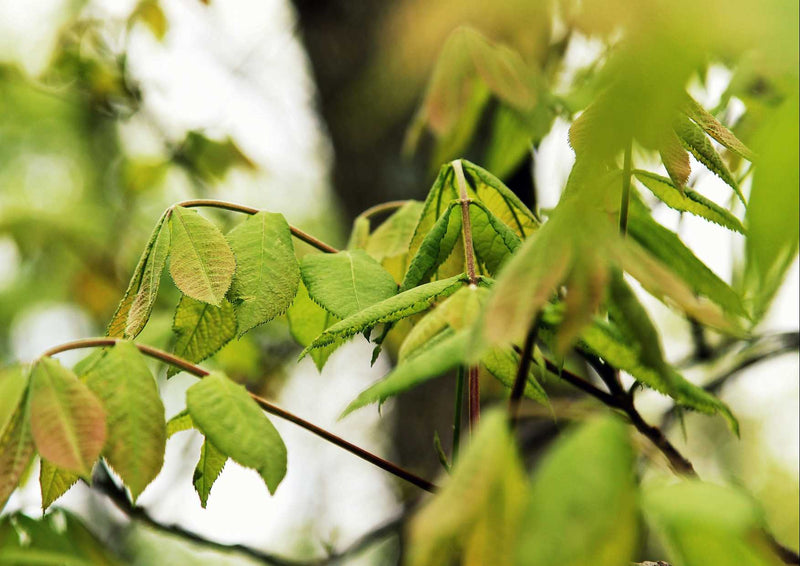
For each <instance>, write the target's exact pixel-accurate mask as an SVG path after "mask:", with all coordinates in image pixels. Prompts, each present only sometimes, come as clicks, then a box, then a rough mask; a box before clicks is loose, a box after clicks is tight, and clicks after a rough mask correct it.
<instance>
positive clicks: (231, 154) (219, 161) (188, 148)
mask: <svg viewBox="0 0 800 566" xmlns="http://www.w3.org/2000/svg"><path fill="white" fill-rule="evenodd" d="M182 159H185V160H188V162H189V163H190V164H191V165H190V166H191V170H192V172H194V173H197V174H199V175H200V176H201V177H202V178H203V179H205V180H207V181H214V180H218V179H222V178H223V177H224V176H225V174H226V173H227V172H228V170H229V169H231V168H233V167H242V168H245V169H250V170H254V169H256V168H257V166H256V164H255V163H254V162H253V161H252V160H250V158H249V157H247V156H246V155H245V154H244V153H243V152H242V150H241V149H240V148H239V146H238V145H237V144H236V143H235V142H234V141H233V140H232V139H231V138H226V139H225V140H224V141H217V140H212V139H210V138H208V137H206V136H204V135H203V134H202V133H200V132H197V131H193V132H189V133H188V134H186V139H185V140H184V141H183V143H182V144H181V146H180V148H179V155H178V161H180V160H182Z"/></svg>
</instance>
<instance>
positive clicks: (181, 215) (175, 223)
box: [169, 206, 236, 306]
mask: <svg viewBox="0 0 800 566" xmlns="http://www.w3.org/2000/svg"><path fill="white" fill-rule="evenodd" d="M170 228H171V230H172V249H171V250H170V255H169V272H170V275H172V279H173V281H175V285H177V286H178V289H180V290H181V292H183V294H184V295H188V296H189V297H191V298H193V299H196V300H198V301H202V302H204V303H209V304H212V305H216V306H219V304H220V303H221V302H222V299H223V298H224V297H225V293H226V292H227V291H228V288H229V287H230V285H231V279H232V278H233V273H234V271H235V270H236V259H235V258H234V256H233V252H232V251H231V248H230V246H228V242H227V241H226V240H225V236H223V235H222V232H220V231H219V229H218V228H217V227H216V226H214V224H212V223H211V222H209V221H208V220H206V219H205V218H203V217H202V216H200V215H199V214H197V212H195V211H194V210H189V209H186V208H183V207H180V206H176V207H175V208H173V209H172V215H171V216H170Z"/></svg>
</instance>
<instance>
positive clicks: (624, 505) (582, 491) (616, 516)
mask: <svg viewBox="0 0 800 566" xmlns="http://www.w3.org/2000/svg"><path fill="white" fill-rule="evenodd" d="M633 465H634V454H633V449H632V448H631V445H630V441H629V439H628V432H627V430H626V428H625V425H624V424H622V423H621V422H619V421H618V420H616V419H612V418H606V419H603V420H599V421H593V422H590V423H589V424H586V425H584V426H582V427H581V428H579V429H578V430H576V431H573V432H572V433H571V434H569V435H568V436H566V437H564V438H562V439H560V440H559V441H558V442H557V444H556V445H555V446H554V447H553V448H552V449H551V450H550V452H548V454H547V455H546V457H545V459H544V460H543V461H542V462H541V464H540V465H539V468H538V469H537V470H536V472H535V474H534V477H533V482H532V485H531V489H530V495H529V497H528V504H527V510H526V511H525V513H524V515H523V517H522V519H521V521H520V526H519V529H520V532H521V533H524V536H521V537H520V539H519V544H518V546H517V562H516V563H517V564H527V565H530V566H551V565H555V564H558V565H560V566H568V565H574V566H579V565H585V564H592V565H593V566H619V565H621V564H628V563H629V562H630V560H631V558H632V557H633V552H634V550H635V548H636V543H637V540H638V539H637V533H636V531H637V526H638V518H637V509H636V503H637V495H636V484H635V483H634V470H633Z"/></svg>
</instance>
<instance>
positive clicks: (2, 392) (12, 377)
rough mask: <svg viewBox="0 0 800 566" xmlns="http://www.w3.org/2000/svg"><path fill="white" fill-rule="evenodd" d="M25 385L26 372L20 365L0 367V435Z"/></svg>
mask: <svg viewBox="0 0 800 566" xmlns="http://www.w3.org/2000/svg"><path fill="white" fill-rule="evenodd" d="M27 386H28V372H27V371H25V370H24V368H23V367H22V366H21V365H19V364H15V365H13V366H10V367H7V368H0V437H2V436H3V433H4V432H5V430H6V427H7V426H8V424H9V423H10V422H11V418H12V417H13V416H14V411H16V409H17V407H18V406H19V403H20V400H21V399H22V396H23V394H24V393H25V389H26V387H27Z"/></svg>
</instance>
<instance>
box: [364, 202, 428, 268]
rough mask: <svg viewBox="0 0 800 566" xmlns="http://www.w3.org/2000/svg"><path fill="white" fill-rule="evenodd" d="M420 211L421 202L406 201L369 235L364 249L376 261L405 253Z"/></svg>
mask: <svg viewBox="0 0 800 566" xmlns="http://www.w3.org/2000/svg"><path fill="white" fill-rule="evenodd" d="M421 213H422V203H421V202H419V201H416V200H409V201H406V202H405V204H403V206H401V207H400V208H398V209H397V211H396V212H395V213H394V214H392V215H391V216H390V217H389V218H387V219H386V220H385V221H384V222H383V223H382V224H381V225H380V226H378V227H377V228H376V229H375V231H374V232H372V234H370V235H369V238H368V239H367V242H366V245H365V246H364V250H365V251H366V252H367V253H368V254H369V255H370V256H372V257H373V258H374V259H375V260H377V261H383V260H384V259H385V258H388V257H394V256H397V255H401V254H405V253H407V252H408V245H409V243H410V242H411V237H412V236H413V235H414V228H416V226H417V221H418V220H419V216H420V214H421Z"/></svg>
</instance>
